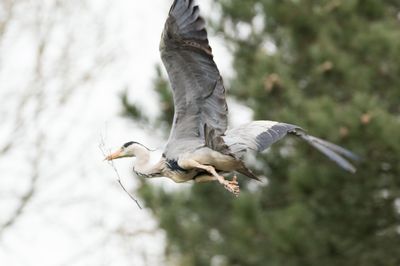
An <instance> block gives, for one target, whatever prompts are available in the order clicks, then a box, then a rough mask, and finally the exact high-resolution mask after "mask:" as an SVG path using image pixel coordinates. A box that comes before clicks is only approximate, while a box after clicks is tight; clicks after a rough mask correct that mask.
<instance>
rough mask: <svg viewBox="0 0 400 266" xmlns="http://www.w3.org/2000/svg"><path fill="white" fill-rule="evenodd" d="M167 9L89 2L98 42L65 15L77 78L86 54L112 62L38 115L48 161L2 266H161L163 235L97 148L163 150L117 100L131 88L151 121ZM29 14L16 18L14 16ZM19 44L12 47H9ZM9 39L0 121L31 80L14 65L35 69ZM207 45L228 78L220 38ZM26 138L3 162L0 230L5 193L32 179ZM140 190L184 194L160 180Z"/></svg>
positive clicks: (127, 173)
mask: <svg viewBox="0 0 400 266" xmlns="http://www.w3.org/2000/svg"><path fill="white" fill-rule="evenodd" d="M171 2H172V0H171V1H166V0H153V1H137V0H116V1H112V2H108V1H105V0H102V1H96V0H91V1H90V3H91V4H90V5H89V6H88V7H86V8H88V9H89V11H90V12H92V13H93V14H96V16H97V17H98V19H99V20H100V21H101V22H103V23H104V25H106V27H105V29H104V36H103V38H104V39H103V41H102V42H101V43H95V42H93V40H90V38H89V37H88V36H91V35H93V33H92V30H94V28H93V27H94V26H93V24H90V23H89V22H88V21H87V18H86V17H85V16H86V13H83V14H77V13H73V14H71V15H73V16H74V19H73V20H72V21H73V22H72V23H73V24H72V25H73V27H74V28H73V30H76V29H78V32H79V34H78V36H80V37H79V38H81V39H79V40H78V41H77V42H76V43H77V44H78V47H76V48H77V49H78V50H81V53H80V54H79V55H80V57H79V58H77V60H76V65H75V66H74V69H75V70H76V71H78V70H77V69H81V68H82V69H84V67H85V65H86V63H87V62H90V57H88V58H85V55H86V54H90V51H97V50H98V51H100V52H101V51H106V52H111V53H112V54H114V57H115V58H114V61H113V62H112V63H111V64H110V66H107V67H106V68H105V70H100V71H97V72H96V73H97V74H96V75H97V76H96V77H95V78H94V80H93V82H89V83H88V84H87V85H85V86H84V88H82V90H83V89H85V91H82V92H79V93H76V94H75V95H74V96H73V98H72V99H71V101H70V103H68V105H67V106H65V107H64V108H61V109H57V106H54V107H52V105H51V104H49V110H50V114H49V115H46V116H44V118H43V121H41V122H40V124H39V125H32V127H38V126H39V127H42V128H46V131H45V132H46V136H47V139H48V141H47V144H46V145H47V146H46V147H45V150H46V151H48V152H49V153H51V154H45V155H44V156H46V159H45V160H44V162H43V164H42V168H43V169H42V175H41V178H40V180H39V184H38V189H37V192H36V195H35V197H34V199H33V201H32V202H31V203H30V204H29V205H28V207H27V208H26V211H25V212H24V214H23V216H22V217H21V219H19V220H18V222H17V223H16V224H14V225H13V227H11V228H10V229H9V230H7V231H5V233H4V235H3V237H2V239H0V263H1V265H7V266H14V265H15V266H19V265H29V266H30V265H34V266H36V265H40V266H47V265H48V266H55V265H60V266H61V265H68V266H69V265H121V266H122V265H135V266H140V265H163V256H162V255H163V246H164V244H165V237H164V234H163V232H162V231H161V230H157V223H156V222H155V221H154V219H153V218H152V216H151V214H150V213H149V212H148V211H147V210H143V211H140V210H139V209H138V208H137V207H136V205H135V204H134V203H133V202H132V201H130V199H129V198H128V197H127V195H126V194H124V192H123V191H122V190H121V189H120V188H119V186H118V185H117V183H116V176H115V173H114V172H113V170H112V169H111V167H109V166H108V165H107V164H106V163H104V162H103V161H102V154H101V152H100V151H99V149H98V144H99V141H100V135H101V134H104V135H105V141H106V144H107V145H108V146H110V148H115V147H118V146H120V145H121V144H123V143H124V142H126V141H130V140H136V141H139V142H142V143H146V144H148V146H150V147H161V146H162V144H163V141H162V140H161V139H155V138H154V136H149V134H148V132H143V131H142V130H141V129H140V128H139V127H138V126H137V125H135V123H134V122H132V121H128V120H125V119H123V118H121V117H120V116H119V114H120V111H121V109H120V108H121V105H120V99H119V92H121V91H122V90H123V89H124V88H125V87H126V86H128V87H129V88H130V90H129V94H130V98H131V99H132V100H133V101H135V102H137V103H139V104H140V106H143V108H145V110H146V112H148V113H150V114H155V113H156V112H157V101H156V99H154V96H155V94H154V92H152V91H151V88H152V78H153V77H154V73H155V71H154V66H155V65H156V64H157V63H160V59H159V53H158V44H159V38H160V34H161V31H162V28H163V24H164V20H165V18H166V16H167V12H168V9H169V5H170V3H171ZM198 2H199V3H200V6H201V10H202V13H203V14H207V15H209V13H210V10H211V8H210V0H203V1H198ZM72 10H74V12H76V10H79V9H72ZM26 11H27V10H20V12H21V13H20V14H25V13H26ZM60 19H61V20H63V19H64V18H63V17H60ZM85 23H88V24H87V25H86V24H85ZM16 28H17V27H16ZM24 34H25V35H24ZM63 34H64V32H63V31H59V32H57V33H56V37H55V39H56V40H57V38H60V40H61V39H62V38H63V37H62V36H63ZM58 35H59V36H58ZM17 37H18V40H19V42H18V43H14V42H13V40H14V39H16V38H17ZM8 38H9V40H10V41H9V42H5V43H4V44H3V47H1V46H0V48H2V49H5V50H6V51H7V53H2V54H3V56H4V58H2V59H3V60H2V63H1V64H0V84H2V85H1V86H2V87H3V88H6V90H3V91H2V92H0V94H1V93H4V94H3V95H1V96H2V97H3V99H6V98H4V97H5V96H6V95H7V99H8V102H7V104H6V103H5V102H3V103H4V104H3V107H4V108H3V110H1V107H0V111H3V112H0V114H4V113H7V112H8V113H7V114H6V117H7V115H11V114H12V112H11V111H7V110H8V109H10V110H13V108H15V105H16V101H17V98H15V97H14V96H15V95H14V94H13V91H12V88H13V87H18V86H19V84H20V83H21V82H22V81H23V80H24V79H23V77H24V75H25V73H27V72H29V67H28V66H27V64H24V63H21V62H25V61H29V60H32V59H30V58H29V56H30V53H29V49H30V47H29V38H30V36H26V33H25V32H21V31H17V30H16V31H15V32H12V33H10V34H9V37H8ZM210 42H211V45H212V47H213V51H214V55H215V60H216V62H217V64H218V65H219V67H220V70H221V72H222V74H223V75H224V76H225V78H227V76H228V77H229V76H230V75H231V73H232V70H231V69H230V64H231V57H230V55H229V53H228V52H227V50H226V49H225V48H224V46H223V43H222V41H221V40H220V39H219V38H216V37H214V36H210ZM56 43H57V42H56ZM60 49H62V47H58V46H57V45H55V46H54V54H57V53H58V52H59V50H60ZM50 54H51V53H50ZM50 59H51V58H50ZM4 62H9V63H8V64H6V63H4ZM50 88H51V86H50ZM7 89H8V91H7ZM7 93H8V94H7ZM13 95H14V96H13ZM13 97H14V98H13ZM230 104H231V105H234V106H235V108H230V110H231V111H232V112H233V117H235V119H234V121H233V123H235V124H236V123H239V122H241V121H246V120H248V119H249V118H250V112H248V110H247V109H246V108H244V107H240V108H239V107H238V106H237V105H236V104H234V103H231V102H230ZM231 107H232V106H231ZM52 108H54V110H55V111H54V112H53V113H51V110H52ZM6 109H7V110H6ZM243 112H244V113H246V115H243ZM239 113H240V114H241V115H239ZM1 127H3V129H4V130H3V133H0V143H1V142H3V141H5V140H6V139H5V138H6V137H7V134H5V135H3V134H4V132H7V131H8V130H9V129H10V127H8V126H7V123H3V124H2V125H0V128H1ZM0 131H2V130H0ZM24 137H25V138H26V140H23V141H21V143H24V144H23V145H21V147H18V148H17V149H16V150H15V151H14V152H12V153H10V154H8V158H0V173H1V177H0V224H1V222H2V221H4V220H5V219H6V218H5V217H7V215H9V213H10V210H12V209H13V207H14V206H15V204H16V202H15V201H13V200H12V199H15V197H13V196H12V195H13V194H12V193H16V194H21V193H23V192H24V189H26V185H27V184H26V178H25V179H24V176H25V175H27V174H29V171H30V169H28V168H27V166H26V157H27V156H26V155H29V152H30V151H29V138H30V136H24ZM156 137H157V136H156ZM25 143H27V144H25ZM33 156H34V155H33ZM116 165H117V167H118V169H119V171H120V174H121V176H122V178H123V182H124V183H125V184H126V185H127V187H129V188H132V187H134V185H135V179H136V178H137V177H132V174H131V167H132V165H131V161H130V160H121V161H118V162H117V163H116ZM24 182H25V183H24ZM147 182H150V183H154V184H159V185H165V186H172V187H178V186H179V187H185V186H190V185H188V184H184V185H182V184H173V183H171V181H169V180H161V179H157V180H148V181H147ZM9 191H11V192H9ZM7 193H11V194H12V195H11V196H10V195H9V194H7ZM120 228H124V229H125V230H127V231H128V232H138V231H139V232H140V231H141V230H142V231H149V230H150V231H152V232H153V231H154V232H153V233H151V234H147V233H144V234H141V233H139V234H138V235H135V236H131V237H129V236H127V237H125V238H122V237H116V236H115V234H113V232H114V231H116V230H119V229H120Z"/></svg>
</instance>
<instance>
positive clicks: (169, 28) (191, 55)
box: [106, 0, 357, 195]
mask: <svg viewBox="0 0 400 266" xmlns="http://www.w3.org/2000/svg"><path fill="white" fill-rule="evenodd" d="M160 53H161V58H162V62H163V64H164V66H165V68H166V70H167V73H168V76H169V80H170V84H171V88H172V92H173V98H174V108H175V112H174V120H173V125H172V129H171V132H170V136H169V139H168V143H167V144H166V147H165V149H164V153H163V154H162V156H161V158H160V159H159V160H157V161H156V163H152V162H151V160H150V156H151V154H152V153H153V151H151V150H149V149H148V148H147V147H145V146H144V145H142V144H140V143H138V142H134V141H131V142H127V143H125V144H124V145H123V146H122V147H121V148H120V149H119V150H118V151H116V152H115V153H113V154H111V155H109V156H107V157H106V160H114V159H117V158H123V157H136V160H135V162H134V172H135V173H137V174H138V175H140V176H144V177H168V178H170V179H172V180H173V181H175V182H187V181H190V180H194V181H195V182H209V181H218V182H219V183H220V184H222V185H223V186H224V187H225V188H226V189H227V190H228V191H230V192H232V193H233V194H235V195H238V194H239V191H240V189H239V184H238V182H237V178H236V175H234V177H233V178H232V180H228V179H226V178H225V177H224V175H227V174H229V173H232V172H238V173H241V174H243V175H245V176H247V177H249V178H252V179H256V180H259V178H258V177H257V176H256V175H254V174H253V172H252V171H251V170H250V169H248V168H247V167H246V165H245V163H244V161H243V157H244V155H245V154H246V153H247V152H249V151H257V152H261V151H263V150H265V149H266V148H268V147H269V146H271V145H272V144H273V143H275V142H277V141H278V140H280V139H282V138H283V137H285V136H286V135H288V134H289V135H294V136H296V137H299V138H300V139H302V140H304V141H306V142H307V143H309V144H311V145H312V146H313V147H315V148H316V149H318V150H319V151H320V152H322V153H323V154H325V155H326V156H327V157H328V158H329V159H331V160H333V161H334V162H335V163H336V164H338V165H339V166H340V167H342V168H343V169H345V170H347V171H349V172H352V173H353V172H355V168H354V166H353V165H352V164H351V163H350V162H349V161H348V159H351V160H357V156H355V155H354V154H353V153H352V152H350V151H348V150H346V149H344V148H342V147H340V146H338V145H335V144H333V143H330V142H328V141H325V140H322V139H319V138H316V137H313V136H311V135H308V134H307V133H306V132H305V131H304V130H303V129H302V128H300V127H299V126H296V125H292V124H287V123H281V122H274V121H253V122H250V123H248V124H245V125H242V126H239V127H237V128H232V129H227V127H228V119H227V116H228V107H227V103H226V99H225V88H224V85H223V81H222V78H221V75H220V73H219V71H218V68H217V66H216V64H215V62H214V60H213V54H212V50H211V47H210V45H209V42H208V38H207V31H206V28H205V21H204V19H203V18H202V17H201V16H200V13H199V7H198V5H197V4H196V3H195V1H194V0H175V1H174V2H173V4H172V6H171V9H170V11H169V15H168V18H167V20H166V23H165V26H164V31H163V32H162V36H161V42H160Z"/></svg>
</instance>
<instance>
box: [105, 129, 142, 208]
mask: <svg viewBox="0 0 400 266" xmlns="http://www.w3.org/2000/svg"><path fill="white" fill-rule="evenodd" d="M105 147H106V145H105V143H104V138H103V136H101V140H100V143H99V149H100V151H101V152H102V154H103V156H104V157H106V156H107V154H106V152H105V149H106V148H105ZM108 164H109V165H110V166H111V167H112V168H113V170H114V172H115V174H116V175H117V182H118V184H119V185H120V186H121V188H122V189H123V190H124V191H125V192H126V194H128V196H129V197H130V198H131V199H132V200H133V201H134V202H135V203H136V205H137V206H138V207H139V209H141V210H142V209H143V208H142V206H141V205H140V204H139V201H138V200H137V199H136V198H135V197H134V196H132V194H131V193H129V192H128V190H127V189H126V188H125V186H124V185H123V184H122V182H121V176H120V175H119V172H118V170H117V168H116V167H115V165H114V162H113V161H108Z"/></svg>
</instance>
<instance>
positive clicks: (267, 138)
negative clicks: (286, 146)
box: [223, 121, 359, 173]
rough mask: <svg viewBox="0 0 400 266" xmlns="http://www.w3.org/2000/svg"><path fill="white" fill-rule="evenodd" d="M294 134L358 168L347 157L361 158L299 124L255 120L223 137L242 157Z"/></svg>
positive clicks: (351, 169) (345, 164)
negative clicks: (310, 133)
mask: <svg viewBox="0 0 400 266" xmlns="http://www.w3.org/2000/svg"><path fill="white" fill-rule="evenodd" d="M287 134H293V135H296V136H298V137H300V138H301V139H303V140H305V141H306V142H308V143H309V144H310V145H311V146H313V147H314V148H316V149H318V150H319V151H320V152H322V153H323V154H325V156H327V157H328V158H329V159H331V160H332V161H334V162H335V163H336V164H338V165H339V166H340V167H342V168H343V169H345V170H347V171H349V172H352V173H354V172H355V171H356V169H355V168H354V166H353V165H352V164H351V163H349V162H348V161H347V160H346V158H348V159H350V160H353V161H358V160H359V158H358V157H357V156H356V155H354V154H353V153H352V152H351V151H348V150H346V149H344V148H342V147H340V146H338V145H336V144H333V143H330V142H328V141H326V140H322V139H319V138H316V137H313V136H311V135H308V134H307V133H305V131H304V130H303V129H301V128H300V127H298V126H295V125H291V124H286V123H279V122H274V121H254V122H251V123H248V124H246V125H243V126H240V127H237V128H233V129H230V130H228V131H226V133H225V136H224V137H223V139H224V141H225V143H226V145H227V146H228V147H229V149H230V151H231V152H232V153H233V154H234V155H235V156H236V157H239V158H240V157H242V156H243V155H244V154H245V153H246V152H247V151H248V150H255V151H258V152H261V151H263V150H265V149H266V148H268V147H269V146H271V145H272V144H274V143H275V142H277V141H278V140H280V139H282V138H283V137H285V136H286V135H287Z"/></svg>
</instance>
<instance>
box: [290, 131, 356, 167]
mask: <svg viewBox="0 0 400 266" xmlns="http://www.w3.org/2000/svg"><path fill="white" fill-rule="evenodd" d="M289 133H292V134H295V135H296V136H298V137H300V138H301V139H303V140H305V141H306V142H308V143H309V144H310V145H311V146H313V147H314V148H316V149H317V150H319V151H320V152H322V153H323V154H325V156H327V157H328V158H329V159H331V160H332V161H334V162H335V163H336V164H338V165H339V166H340V167H342V168H343V169H345V170H347V171H349V172H351V173H355V172H356V168H355V167H354V166H353V165H352V164H351V163H350V162H349V161H348V160H347V159H350V160H353V161H359V160H360V158H359V157H358V156H357V155H355V154H354V153H352V152H351V151H349V150H346V149H345V148H343V147H340V146H338V145H335V144H333V143H331V142H328V141H326V140H323V139H319V138H317V137H314V136H311V135H308V134H307V133H305V132H304V131H302V130H299V129H296V130H294V131H292V132H289Z"/></svg>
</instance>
